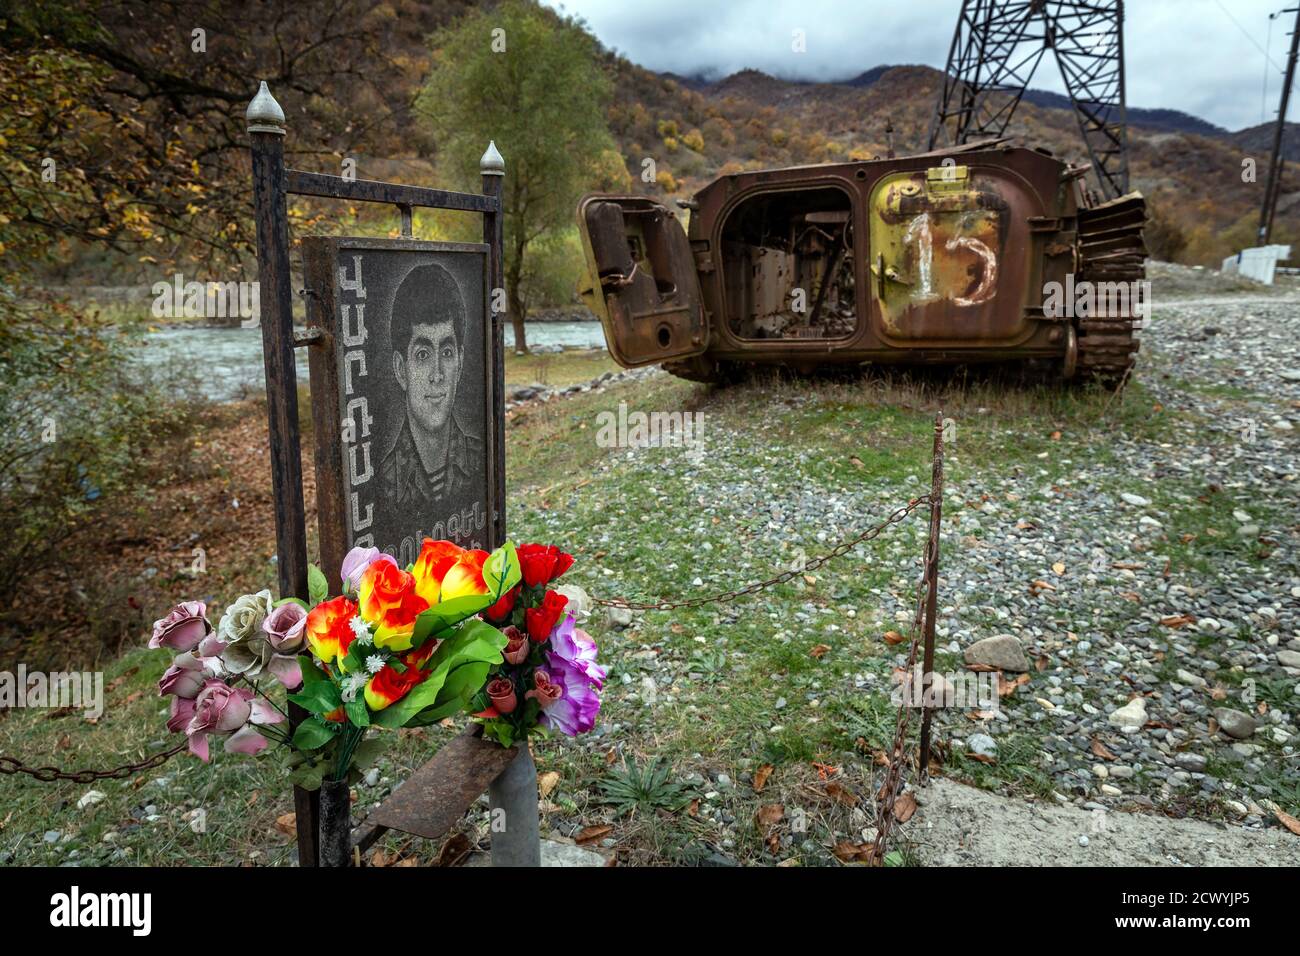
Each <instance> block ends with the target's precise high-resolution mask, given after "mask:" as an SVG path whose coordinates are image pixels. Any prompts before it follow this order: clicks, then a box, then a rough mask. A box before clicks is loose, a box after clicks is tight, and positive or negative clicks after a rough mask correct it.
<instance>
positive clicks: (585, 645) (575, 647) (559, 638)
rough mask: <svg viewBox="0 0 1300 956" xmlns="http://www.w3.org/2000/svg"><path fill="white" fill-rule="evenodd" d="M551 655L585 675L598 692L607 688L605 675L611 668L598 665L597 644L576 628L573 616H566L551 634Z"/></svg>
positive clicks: (589, 636)
mask: <svg viewBox="0 0 1300 956" xmlns="http://www.w3.org/2000/svg"><path fill="white" fill-rule="evenodd" d="M551 653H553V654H556V655H558V656H559V657H561V658H562V659H563V660H565V661H566V662H567V663H568V664H569V665H570V666H571V667H573V668H574V669H575V670H577V671H579V672H580V673H581V674H583V675H584V676H585V677H586V678H587V680H589V681H590V682H591V683H593V684H595V685H596V689H597V690H599V689H600V688H602V687H604V686H605V675H606V674H608V673H609V668H608V667H601V666H600V665H599V664H597V663H596V642H595V641H593V640H592V639H591V635H590V634H588V633H587V632H586V631H584V630H581V629H580V628H577V627H574V617H573V615H572V614H568V615H566V616H565V618H564V620H563V621H561V622H560V623H559V624H558V625H556V627H555V630H553V631H552V632H551Z"/></svg>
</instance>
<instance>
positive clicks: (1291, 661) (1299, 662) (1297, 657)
mask: <svg viewBox="0 0 1300 956" xmlns="http://www.w3.org/2000/svg"><path fill="white" fill-rule="evenodd" d="M1277 662H1278V663H1279V664H1281V665H1282V666H1283V667H1300V651H1278V652H1277Z"/></svg>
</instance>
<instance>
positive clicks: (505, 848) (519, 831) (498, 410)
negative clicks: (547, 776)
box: [478, 141, 542, 866]
mask: <svg viewBox="0 0 1300 956" xmlns="http://www.w3.org/2000/svg"><path fill="white" fill-rule="evenodd" d="M478 168H479V172H480V173H481V174H482V176H483V195H485V196H493V197H495V198H496V200H497V208H496V210H495V211H493V212H486V213H484V214H483V241H484V242H485V243H487V245H488V248H489V249H490V250H491V251H490V252H489V255H488V290H489V294H490V297H491V298H490V300H489V310H488V314H489V316H490V317H491V326H490V328H489V330H488V331H489V333H490V334H491V336H492V366H493V372H492V407H493V413H494V417H495V419H496V421H497V422H498V426H497V428H496V435H495V436H494V441H495V442H496V450H495V454H494V457H495V459H496V462H497V464H496V470H497V471H496V474H495V475H494V476H493V479H494V481H495V482H496V495H495V498H496V500H497V501H498V502H501V507H502V510H501V511H500V512H499V513H497V514H495V515H494V516H493V519H492V546H493V547H494V548H495V547H499V546H500V545H501V544H503V543H504V541H505V528H506V516H505V511H504V508H505V500H506V493H505V487H506V472H505V461H506V437H505V430H504V429H503V428H501V427H500V423H501V422H502V421H504V409H505V321H506V308H505V304H506V297H505V285H504V283H503V282H502V279H501V277H502V274H503V272H504V269H503V263H502V261H501V256H502V249H503V247H504V228H503V227H504V218H505V210H504V209H503V208H502V206H501V198H502V192H503V188H502V187H503V186H504V185H505V175H506V162H505V160H504V159H503V158H502V157H501V153H500V151H499V150H498V149H497V144H496V142H495V141H493V142H490V143H488V148H487V150H486V151H485V152H484V153H483V156H482V158H481V159H480V160H479V162H478ZM516 747H517V748H518V750H519V755H518V756H517V757H515V759H514V760H512V761H511V762H510V765H509V766H508V767H506V769H505V770H503V771H502V772H501V775H500V776H499V777H497V778H496V779H495V780H493V781H492V783H491V784H489V785H488V805H489V807H490V808H491V810H492V817H493V826H492V865H493V866H541V863H542V858H541V841H540V838H539V833H538V820H537V766H536V764H534V763H533V756H532V754H531V753H530V752H529V749H528V741H527V739H525V740H522V741H520V742H519V743H518V744H516ZM498 817H500V824H498V823H497V819H498Z"/></svg>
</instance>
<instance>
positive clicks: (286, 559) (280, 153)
mask: <svg viewBox="0 0 1300 956" xmlns="http://www.w3.org/2000/svg"><path fill="white" fill-rule="evenodd" d="M244 120H245V122H246V124H247V128H248V134H249V138H250V140H251V144H250V146H251V151H252V161H253V162H252V165H253V218H254V221H255V222H256V224H257V281H258V292H259V301H260V303H261V326H262V360H263V364H264V365H265V368H266V410H267V424H268V427H269V433H270V445H271V483H272V486H273V490H274V493H275V551H276V562H277V570H278V572H279V586H280V597H281V598H286V597H297V598H301V599H303V600H306V599H307V520H306V515H305V513H304V509H303V496H302V457H301V448H300V443H299V433H298V378H297V370H296V363H295V359H294V353H293V348H294V344H293V295H292V289H291V286H290V278H291V277H290V273H289V217H288V212H287V210H286V202H285V191H284V181H285V172H284V135H285V123H284V110H282V109H280V104H279V103H277V102H276V101H275V97H273V96H272V95H271V91H270V90H269V89H267V87H266V81H265V80H263V81H262V82H261V84H260V86H259V87H258V90H257V95H256V96H254V97H253V99H252V102H250V103H249V104H248V109H247V110H246V111H245V112H244ZM306 717H307V712H306V711H305V710H303V709H302V708H301V707H299V706H297V705H296V704H290V705H289V720H290V723H291V725H292V726H297V724H298V723H299V722H301V721H302V720H304V719H305V718H306ZM293 802H294V810H295V813H296V817H297V829H298V863H299V865H301V866H316V865H317V855H318V854H317V842H318V829H317V827H318V822H317V816H318V813H319V803H318V796H317V794H315V793H313V792H311V791H308V790H303V789H302V788H301V787H294V793H293Z"/></svg>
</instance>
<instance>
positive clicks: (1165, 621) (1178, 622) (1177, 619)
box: [1160, 614, 1196, 627]
mask: <svg viewBox="0 0 1300 956" xmlns="http://www.w3.org/2000/svg"><path fill="white" fill-rule="evenodd" d="M1195 620H1196V618H1195V617H1193V616H1192V615H1190V614H1168V615H1166V616H1165V617H1162V618H1161V619H1160V623H1161V624H1162V625H1164V626H1165V627H1184V626H1185V625H1188V624H1191V623H1192V622H1193V621H1195Z"/></svg>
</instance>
